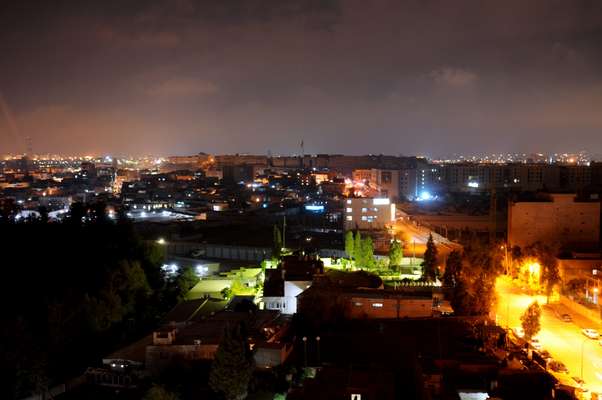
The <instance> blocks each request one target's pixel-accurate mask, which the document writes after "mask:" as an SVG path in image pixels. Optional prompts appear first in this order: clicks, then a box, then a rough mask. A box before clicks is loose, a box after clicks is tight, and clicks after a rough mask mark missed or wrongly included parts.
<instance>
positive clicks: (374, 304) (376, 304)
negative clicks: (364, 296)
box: [372, 303, 383, 308]
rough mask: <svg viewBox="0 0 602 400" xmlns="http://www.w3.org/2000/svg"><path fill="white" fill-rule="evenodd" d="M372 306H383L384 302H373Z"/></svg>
mask: <svg viewBox="0 0 602 400" xmlns="http://www.w3.org/2000/svg"><path fill="white" fill-rule="evenodd" d="M372 307H374V308H382V307H383V303H372Z"/></svg>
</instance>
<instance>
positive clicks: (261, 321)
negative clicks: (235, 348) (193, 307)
mask: <svg viewBox="0 0 602 400" xmlns="http://www.w3.org/2000/svg"><path fill="white" fill-rule="evenodd" d="M237 323H244V324H245V326H246V327H247V329H248V334H249V342H250V344H251V346H252V347H253V349H254V350H255V354H254V357H255V364H256V366H257V367H258V368H271V367H274V366H277V365H280V364H281V363H283V362H284V361H285V360H286V359H287V357H288V356H289V354H290V353H291V351H292V349H293V346H292V344H291V343H289V342H287V341H286V340H284V336H285V335H286V333H287V331H288V321H287V320H284V319H282V318H280V313H278V312H277V311H267V310H259V311H255V312H254V313H250V312H247V311H239V312H236V311H220V312H217V313H214V314H213V315H210V316H203V317H199V318H197V317H193V318H192V319H191V320H187V321H186V322H185V323H184V324H168V325H165V326H163V327H161V328H160V329H158V330H156V331H155V332H153V335H152V343H149V344H148V345H147V346H146V353H145V366H146V368H147V369H148V370H149V371H150V372H151V373H159V372H161V371H163V370H166V369H169V368H173V367H180V368H181V367H185V366H189V365H190V364H192V363H194V362H199V361H211V360H213V358H214V357H215V353H216V352H217V349H218V348H219V345H220V342H221V340H222V336H223V335H224V332H225V329H226V327H228V326H233V325H234V324H237Z"/></svg>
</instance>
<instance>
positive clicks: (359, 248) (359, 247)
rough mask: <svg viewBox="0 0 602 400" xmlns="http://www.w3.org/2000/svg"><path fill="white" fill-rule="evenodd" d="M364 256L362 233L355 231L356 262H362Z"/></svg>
mask: <svg viewBox="0 0 602 400" xmlns="http://www.w3.org/2000/svg"><path fill="white" fill-rule="evenodd" d="M361 256H362V234H361V233H360V231H359V230H358V231H356V232H355V239H354V240H353V257H354V258H355V262H356V264H358V263H359V262H360V258H361Z"/></svg>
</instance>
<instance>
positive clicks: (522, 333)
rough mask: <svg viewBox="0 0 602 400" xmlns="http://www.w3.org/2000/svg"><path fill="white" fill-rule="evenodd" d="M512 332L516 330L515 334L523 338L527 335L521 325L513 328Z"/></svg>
mask: <svg viewBox="0 0 602 400" xmlns="http://www.w3.org/2000/svg"><path fill="white" fill-rule="evenodd" d="M512 332H514V334H515V335H516V337H519V338H521V339H522V338H524V337H525V331H524V330H523V328H522V327H520V326H517V327H515V328H512Z"/></svg>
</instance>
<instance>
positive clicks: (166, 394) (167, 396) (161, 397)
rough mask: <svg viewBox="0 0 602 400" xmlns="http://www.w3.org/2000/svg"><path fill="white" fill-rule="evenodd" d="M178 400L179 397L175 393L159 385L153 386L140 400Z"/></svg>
mask: <svg viewBox="0 0 602 400" xmlns="http://www.w3.org/2000/svg"><path fill="white" fill-rule="evenodd" d="M178 399H179V397H178V396H177V395H176V394H175V393H172V392H170V391H168V390H167V389H165V388H164V387H163V386H161V385H153V386H152V387H151V388H150V389H148V391H147V392H146V394H145V395H144V397H143V398H142V400H178Z"/></svg>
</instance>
